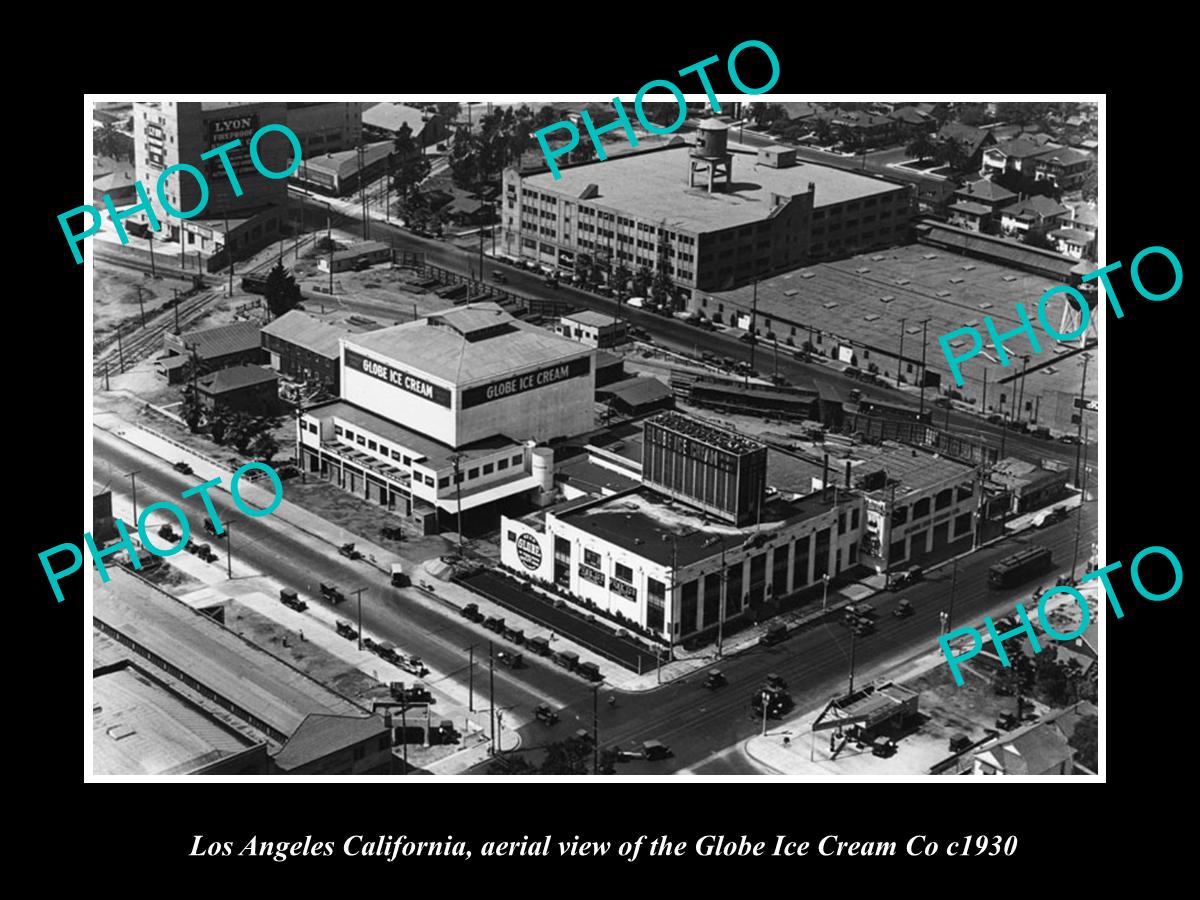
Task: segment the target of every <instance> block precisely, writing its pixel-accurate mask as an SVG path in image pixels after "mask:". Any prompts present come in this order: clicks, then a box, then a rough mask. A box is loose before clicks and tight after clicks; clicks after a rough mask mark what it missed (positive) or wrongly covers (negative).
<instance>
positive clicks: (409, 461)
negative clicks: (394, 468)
mask: <svg viewBox="0 0 1200 900" xmlns="http://www.w3.org/2000/svg"><path fill="white" fill-rule="evenodd" d="M404 464H405V465H406V466H411V465H412V457H411V456H406V457H404Z"/></svg>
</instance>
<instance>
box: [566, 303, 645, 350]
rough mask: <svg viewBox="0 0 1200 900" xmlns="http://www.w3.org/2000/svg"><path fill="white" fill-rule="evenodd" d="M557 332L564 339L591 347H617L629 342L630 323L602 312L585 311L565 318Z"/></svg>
mask: <svg viewBox="0 0 1200 900" xmlns="http://www.w3.org/2000/svg"><path fill="white" fill-rule="evenodd" d="M555 330H556V331H557V332H558V333H559V334H561V335H562V336H563V337H568V338H571V339H572V340H575V341H579V342H581V343H584V344H587V345H588V346H589V347H597V348H604V347H616V346H617V345H618V344H623V343H625V341H626V340H627V335H628V333H629V323H628V322H625V321H623V320H621V319H617V318H614V317H613V316H608V315H605V314H604V313H602V312H596V311H594V310H590V309H584V310H580V311H579V312H574V313H570V314H569V315H565V316H563V317H562V318H561V319H559V322H558V327H557V328H556V329H555Z"/></svg>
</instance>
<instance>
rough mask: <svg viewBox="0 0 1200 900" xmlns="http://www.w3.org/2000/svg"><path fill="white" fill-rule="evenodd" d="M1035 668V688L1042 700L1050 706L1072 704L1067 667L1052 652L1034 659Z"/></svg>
mask: <svg viewBox="0 0 1200 900" xmlns="http://www.w3.org/2000/svg"><path fill="white" fill-rule="evenodd" d="M1033 667H1034V673H1035V674H1034V677H1035V682H1034V686H1035V689H1036V691H1037V695H1038V696H1039V697H1040V698H1041V699H1042V700H1044V701H1045V702H1046V703H1047V704H1049V705H1050V706H1066V705H1067V704H1068V703H1070V702H1071V699H1070V681H1069V679H1068V678H1067V670H1066V667H1065V666H1064V665H1063V664H1062V663H1060V662H1058V660H1056V659H1055V658H1054V656H1053V653H1052V652H1046V653H1042V654H1040V655H1038V656H1036V657H1034V662H1033Z"/></svg>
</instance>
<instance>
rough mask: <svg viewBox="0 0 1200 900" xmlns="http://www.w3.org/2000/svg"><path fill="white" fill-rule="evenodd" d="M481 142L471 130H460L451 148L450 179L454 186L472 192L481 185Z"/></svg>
mask: <svg viewBox="0 0 1200 900" xmlns="http://www.w3.org/2000/svg"><path fill="white" fill-rule="evenodd" d="M481 150H482V147H481V142H480V139H479V138H478V137H476V136H475V135H473V134H471V132H470V129H467V128H460V129H458V133H457V134H456V135H455V136H454V143H453V144H452V145H451V147H450V177H451V178H452V179H453V181H454V184H455V185H456V186H458V187H460V188H463V189H465V190H470V189H472V188H474V187H475V186H476V185H478V184H479V180H480V171H481V169H480V154H481Z"/></svg>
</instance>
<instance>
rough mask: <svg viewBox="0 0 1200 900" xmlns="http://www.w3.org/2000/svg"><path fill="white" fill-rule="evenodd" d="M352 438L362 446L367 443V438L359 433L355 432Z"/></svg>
mask: <svg viewBox="0 0 1200 900" xmlns="http://www.w3.org/2000/svg"><path fill="white" fill-rule="evenodd" d="M354 440H355V442H356V443H358V444H362V445H363V446H364V447H365V446H366V444H367V439H366V438H365V437H363V436H362V435H361V434H356V435H355V436H354Z"/></svg>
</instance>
